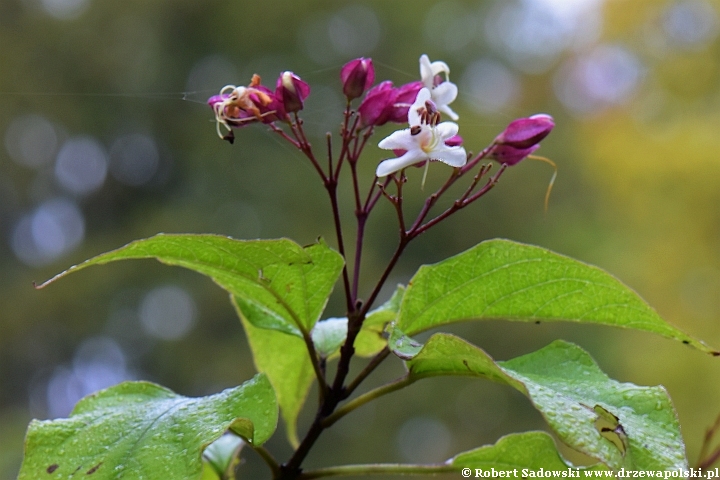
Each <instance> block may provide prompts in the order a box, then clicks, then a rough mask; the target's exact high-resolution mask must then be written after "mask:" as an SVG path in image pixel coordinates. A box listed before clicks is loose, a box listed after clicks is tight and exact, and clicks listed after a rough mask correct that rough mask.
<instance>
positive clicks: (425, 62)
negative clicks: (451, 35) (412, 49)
mask: <svg viewBox="0 0 720 480" xmlns="http://www.w3.org/2000/svg"><path fill="white" fill-rule="evenodd" d="M441 73H445V78H446V79H447V78H448V75H450V67H448V65H447V63H445V62H441V61H435V62H430V59H429V58H428V56H427V55H425V54H423V55H421V56H420V79H421V80H422V82H423V85H425V86H426V87H427V88H433V86H434V84H435V76H436V75H440V74H441Z"/></svg>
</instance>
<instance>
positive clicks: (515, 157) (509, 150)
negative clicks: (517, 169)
mask: <svg viewBox="0 0 720 480" xmlns="http://www.w3.org/2000/svg"><path fill="white" fill-rule="evenodd" d="M538 148H540V145H537V144H535V145H533V146H532V147H528V148H515V147H513V146H511V145H501V144H495V145H493V147H492V149H491V150H490V153H488V155H487V156H488V158H492V159H494V160H497V161H498V162H500V163H505V164H507V165H508V166H509V167H512V166H513V165H515V164H516V163H520V161H521V160H524V159H525V158H526V157H527V156H528V155H530V154H531V153H533V152H534V151H535V150H537V149H538Z"/></svg>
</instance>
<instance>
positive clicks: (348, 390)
mask: <svg viewBox="0 0 720 480" xmlns="http://www.w3.org/2000/svg"><path fill="white" fill-rule="evenodd" d="M388 355H390V349H389V348H388V347H385V348H383V349H382V350H380V352H378V354H377V355H375V356H374V357H373V358H372V360H370V363H368V364H367V365H366V366H365V368H363V370H362V372H360V373H358V376H357V377H355V380H353V381H352V382H350V383H349V384H348V386H347V387H345V397H346V398H347V397H349V396H350V395H352V393H353V392H354V391H355V389H356V388H357V387H358V386H359V385H360V383H362V381H363V380H365V379H366V378H367V376H368V375H370V374H371V373H372V372H373V370H375V369H376V368H377V366H378V365H380V364H381V363H382V361H383V360H385V359H386V358H387V356H388Z"/></svg>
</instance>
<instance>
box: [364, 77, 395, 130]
mask: <svg viewBox="0 0 720 480" xmlns="http://www.w3.org/2000/svg"><path fill="white" fill-rule="evenodd" d="M396 98H397V89H395V88H393V84H392V82H391V81H389V80H386V81H384V82H381V83H379V84H377V85H375V86H374V87H373V88H371V89H370V90H368V92H367V94H365V98H364V99H363V101H362V102H361V103H360V106H359V107H358V114H359V115H360V122H361V123H362V125H363V127H368V126H371V125H372V126H375V127H379V126H380V125H384V124H385V123H387V121H388V120H389V119H390V115H391V114H392V111H393V110H392V108H393V105H394V104H395V99H396Z"/></svg>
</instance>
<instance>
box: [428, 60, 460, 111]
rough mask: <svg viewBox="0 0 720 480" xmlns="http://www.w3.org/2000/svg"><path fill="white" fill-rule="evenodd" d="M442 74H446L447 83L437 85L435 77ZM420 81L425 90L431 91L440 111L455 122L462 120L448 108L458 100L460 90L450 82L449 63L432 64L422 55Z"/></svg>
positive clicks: (437, 62)
mask: <svg viewBox="0 0 720 480" xmlns="http://www.w3.org/2000/svg"><path fill="white" fill-rule="evenodd" d="M441 73H445V81H443V82H441V83H439V84H438V85H435V77H436V76H438V75H440V74H441ZM420 79H421V81H422V83H423V85H424V86H425V88H428V89H430V94H431V95H432V101H433V102H434V103H435V105H437V109H438V110H439V111H441V112H442V113H445V114H447V115H448V116H449V117H450V118H452V119H453V120H457V119H458V118H460V117H458V115H457V113H455V112H453V111H452V109H451V108H450V107H449V106H448V105H450V104H451V103H452V102H454V101H455V99H456V98H457V94H458V88H457V85H455V84H454V83H452V82H451V81H450V67H448V66H447V63H445V62H440V61H435V62H430V59H429V58H428V56H427V55H425V54H423V55H421V56H420Z"/></svg>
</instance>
